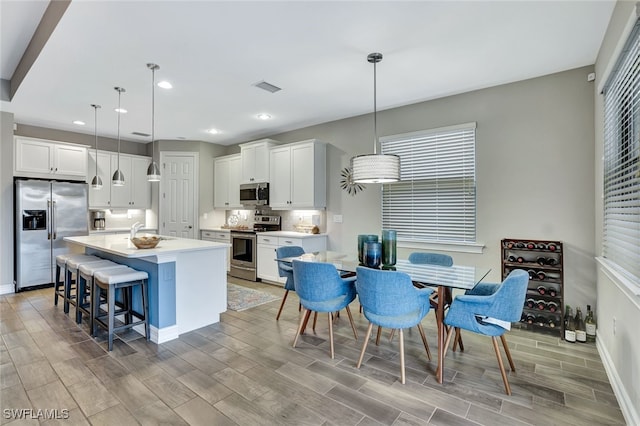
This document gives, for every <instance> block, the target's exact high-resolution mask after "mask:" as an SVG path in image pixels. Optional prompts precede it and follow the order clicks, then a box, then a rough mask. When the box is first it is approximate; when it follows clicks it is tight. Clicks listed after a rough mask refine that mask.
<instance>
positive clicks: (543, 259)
mask: <svg viewBox="0 0 640 426" xmlns="http://www.w3.org/2000/svg"><path fill="white" fill-rule="evenodd" d="M536 262H537V263H538V265H540V266H544V265H546V264H547V259H545V258H544V257H542V256H539V257H538V258H537V259H536Z"/></svg>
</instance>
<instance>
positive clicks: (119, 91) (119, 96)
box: [116, 87, 122, 171]
mask: <svg viewBox="0 0 640 426" xmlns="http://www.w3.org/2000/svg"><path fill="white" fill-rule="evenodd" d="M116 90H117V91H118V171H120V115H121V114H122V112H121V109H122V108H120V98H121V97H122V89H121V88H119V87H118V88H116Z"/></svg>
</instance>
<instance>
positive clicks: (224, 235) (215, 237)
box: [200, 230, 231, 272]
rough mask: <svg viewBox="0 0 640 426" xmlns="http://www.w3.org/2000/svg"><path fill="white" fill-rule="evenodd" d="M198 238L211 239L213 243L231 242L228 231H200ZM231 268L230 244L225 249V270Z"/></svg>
mask: <svg viewBox="0 0 640 426" xmlns="http://www.w3.org/2000/svg"><path fill="white" fill-rule="evenodd" d="M200 239H201V240H204V241H213V242H214V243H225V244H229V245H230V244H231V233H229V231H205V230H202V231H200ZM230 269H231V246H229V249H228V250H227V272H229V270H230Z"/></svg>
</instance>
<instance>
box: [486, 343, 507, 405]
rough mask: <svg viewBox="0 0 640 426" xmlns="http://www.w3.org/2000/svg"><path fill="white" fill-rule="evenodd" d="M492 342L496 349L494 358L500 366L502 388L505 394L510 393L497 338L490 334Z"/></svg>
mask: <svg viewBox="0 0 640 426" xmlns="http://www.w3.org/2000/svg"><path fill="white" fill-rule="evenodd" d="M491 341H492V342H493V349H494V350H495V351H496V358H498V366H499V367H500V374H502V381H503V382H504V389H505V391H506V392H507V395H511V386H509V380H508V379H507V372H506V371H504V364H503V363H502V357H501V356H500V347H499V346H498V339H496V337H495V336H491Z"/></svg>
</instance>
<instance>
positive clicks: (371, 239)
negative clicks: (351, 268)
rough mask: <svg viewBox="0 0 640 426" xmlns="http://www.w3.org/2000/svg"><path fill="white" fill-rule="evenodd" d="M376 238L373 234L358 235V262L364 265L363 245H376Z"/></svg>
mask: <svg viewBox="0 0 640 426" xmlns="http://www.w3.org/2000/svg"><path fill="white" fill-rule="evenodd" d="M377 242H378V236H377V235H373V234H361V235H358V262H360V264H361V265H364V264H365V262H364V244H365V243H377Z"/></svg>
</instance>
